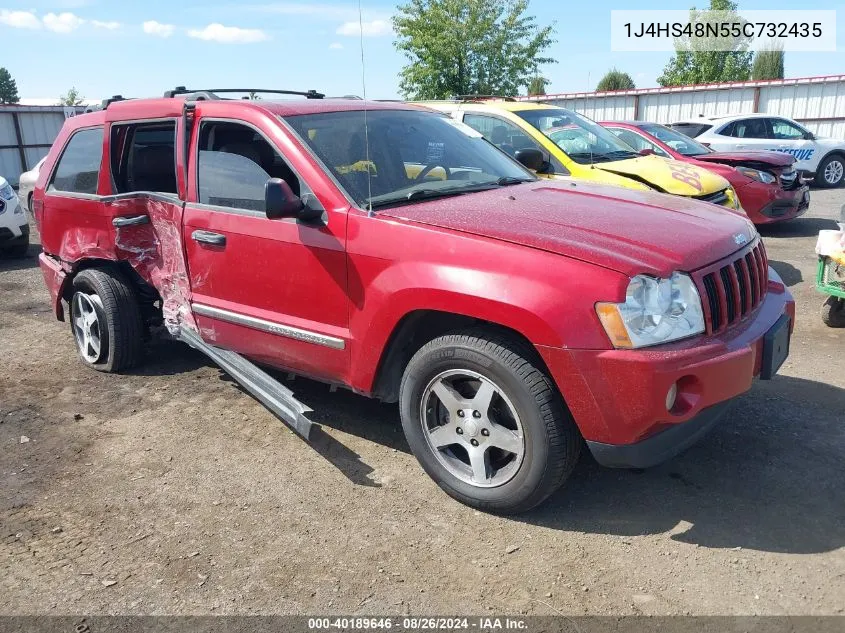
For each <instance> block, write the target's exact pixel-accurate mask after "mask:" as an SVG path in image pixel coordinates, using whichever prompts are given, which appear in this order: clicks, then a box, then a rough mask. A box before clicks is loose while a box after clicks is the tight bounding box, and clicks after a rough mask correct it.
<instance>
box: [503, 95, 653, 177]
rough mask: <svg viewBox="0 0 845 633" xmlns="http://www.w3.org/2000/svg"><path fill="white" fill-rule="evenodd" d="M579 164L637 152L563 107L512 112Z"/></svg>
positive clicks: (604, 161) (594, 123)
mask: <svg viewBox="0 0 845 633" xmlns="http://www.w3.org/2000/svg"><path fill="white" fill-rule="evenodd" d="M514 114H516V115H517V116H519V117H520V118H521V119H524V120H525V121H527V122H528V123H530V124H531V125H533V126H534V127H535V128H537V129H538V130H540V131H541V132H542V133H543V134H545V135H546V136H547V137H549V138H550V139H551V140H552V142H554V144H555V145H557V146H558V147H559V148H560V149H562V150H563V151H564V152H565V153H566V155H567V156H569V158H571V159H572V160H574V161H575V162H576V163H581V164H582V165H591V164H593V163H606V162H608V161H614V160H624V159H626V158H634V157H635V156H639V154H638V153H637V151H636V150H635V149H634V148H633V147H631V146H630V145H628V144H627V143H625V142H624V141H621V140H620V139H619V138H617V136H616V135H615V134H613V133H612V132H610V131H609V130H606V129H605V128H603V127H602V126H600V125H599V124H598V123H596V122H595V121H592V120H590V119H588V118H587V117H585V116H582V115H580V114H578V113H577V112H573V111H572V110H566V109H564V108H548V109H543V110H525V111H522V112H514Z"/></svg>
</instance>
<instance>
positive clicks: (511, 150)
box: [464, 112, 545, 156]
mask: <svg viewBox="0 0 845 633" xmlns="http://www.w3.org/2000/svg"><path fill="white" fill-rule="evenodd" d="M464 123H466V124H467V125H468V126H470V127H471V128H473V129H475V130H476V131H477V132H479V133H481V134H482V135H483V136H484V138H486V139H487V140H488V141H490V142H491V143H493V145H495V146H496V147H498V148H499V149H500V150H502V151H504V152H505V153H507V154H509V155H510V156H513V155H514V154H515V153H516V150H518V149H526V148H535V149H540V148H539V147H538V146H537V143H535V142H534V141H533V140H532V139H531V137H530V136H528V135H527V134H526V133H525V132H523V131H522V130H521V129H519V128H518V127H517V126H515V125H514V124H513V123H510V122H509V121H505V120H503V119H499V118H496V117H492V116H485V115H483V114H470V113H469V112H467V113H466V114H464ZM543 153H544V154H545V152H543Z"/></svg>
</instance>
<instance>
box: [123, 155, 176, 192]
mask: <svg viewBox="0 0 845 633" xmlns="http://www.w3.org/2000/svg"><path fill="white" fill-rule="evenodd" d="M127 180H128V182H127V184H128V185H129V190H130V191H157V192H161V193H178V192H177V190H176V160H175V156H174V153H173V146H172V145H152V146H149V147H142V148H139V149H138V151H137V152H135V155H134V156H133V160H132V166H131V169H130V170H129V178H127Z"/></svg>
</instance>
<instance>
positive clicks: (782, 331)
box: [760, 314, 789, 380]
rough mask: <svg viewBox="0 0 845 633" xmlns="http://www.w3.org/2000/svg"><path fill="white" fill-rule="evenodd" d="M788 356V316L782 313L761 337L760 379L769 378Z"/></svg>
mask: <svg viewBox="0 0 845 633" xmlns="http://www.w3.org/2000/svg"><path fill="white" fill-rule="evenodd" d="M787 356H789V317H788V316H786V315H785V314H784V315H782V316H781V317H780V318H779V319H778V321H777V323H775V324H774V325H773V326H772V327H771V328H770V329H769V331H768V332H766V335H765V336H764V337H763V361H762V366H761V367H760V380H771V378H772V376H774V375H775V374H776V373H777V372H778V370H779V369H780V368H781V365H783V362H784V361H785V360H786V357H787Z"/></svg>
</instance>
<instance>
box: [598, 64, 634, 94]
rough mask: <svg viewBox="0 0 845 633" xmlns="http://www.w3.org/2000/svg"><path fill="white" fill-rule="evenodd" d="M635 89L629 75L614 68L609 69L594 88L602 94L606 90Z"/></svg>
mask: <svg viewBox="0 0 845 633" xmlns="http://www.w3.org/2000/svg"><path fill="white" fill-rule="evenodd" d="M636 87H637V86H636V85H635V84H634V80H633V79H631V75H629V74H628V73H623V72H622V71H621V70H618V69H616V68H611V69H610V70H608V71H607V74H606V75H605V76H604V77H602V78H601V81H599V85H598V86H596V90H598V91H599V92H604V91H606V90H633V89H634V88H636Z"/></svg>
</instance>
